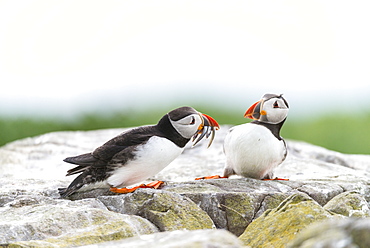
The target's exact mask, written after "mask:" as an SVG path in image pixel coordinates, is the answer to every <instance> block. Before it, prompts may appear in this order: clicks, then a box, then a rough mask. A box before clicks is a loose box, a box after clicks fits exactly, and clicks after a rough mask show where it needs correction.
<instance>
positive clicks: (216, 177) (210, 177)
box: [194, 175, 228, 180]
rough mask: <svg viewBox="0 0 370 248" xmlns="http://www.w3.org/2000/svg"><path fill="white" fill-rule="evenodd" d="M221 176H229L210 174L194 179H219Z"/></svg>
mask: <svg viewBox="0 0 370 248" xmlns="http://www.w3.org/2000/svg"><path fill="white" fill-rule="evenodd" d="M219 178H228V177H222V176H220V175H215V176H208V177H197V178H195V179H194V180H202V179H219Z"/></svg>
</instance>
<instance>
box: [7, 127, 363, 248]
mask: <svg viewBox="0 0 370 248" xmlns="http://www.w3.org/2000/svg"><path fill="white" fill-rule="evenodd" d="M227 130H228V126H222V128H221V130H220V131H219V132H218V133H217V135H216V139H215V141H214V144H213V145H212V147H211V148H209V149H206V145H207V144H206V143H207V142H202V143H201V144H198V145H197V146H196V147H193V148H191V147H188V148H187V149H186V150H185V151H184V153H183V154H182V155H181V156H180V157H179V158H177V159H176V160H175V161H174V162H173V163H172V164H171V165H170V166H168V167H167V168H166V169H165V170H163V171H162V172H161V173H159V174H158V175H156V176H155V177H153V178H151V179H153V180H154V179H160V180H164V181H165V182H166V184H165V185H164V186H163V187H162V188H161V189H160V190H153V189H139V190H137V191H136V192H134V193H130V194H125V195H117V194H114V193H112V192H110V191H109V190H108V189H105V188H101V189H93V190H90V191H85V192H79V193H77V194H74V195H72V196H71V197H70V199H60V198H59V195H58V192H57V188H58V187H65V186H67V185H68V184H69V183H70V181H71V180H72V179H73V178H71V177H67V178H66V177H65V173H66V171H67V170H68V169H70V168H71V165H69V164H66V163H64V162H62V160H63V159H64V158H65V157H68V156H73V155H77V154H80V153H84V152H89V151H91V150H92V149H94V148H95V147H97V146H99V145H101V144H102V143H104V142H105V141H106V140H108V139H110V138H112V137H113V136H115V135H117V134H119V133H120V132H122V131H123V130H122V129H110V130H98V131H89V132H56V133H49V134H45V135H42V136H38V137H35V138H28V139H24V140H19V141H15V142H12V143H10V144H8V145H6V146H4V147H2V148H0V174H1V175H2V176H1V178H0V185H1V188H0V214H1V216H2V217H1V218H0V233H1V235H0V246H4V247H71V246H75V247H78V246H86V247H112V246H114V247H144V246H145V247H147V246H151V247H245V246H249V247H370V236H369V235H368V233H370V218H369V217H370V210H369V201H370V184H369V178H370V156H366V155H346V154H341V153H337V152H333V151H329V150H326V149H324V148H321V147H317V146H313V145H310V144H306V143H302V142H297V141H291V140H288V141H287V144H288V148H289V153H288V157H287V159H286V161H285V162H284V163H283V164H282V165H281V166H280V167H279V168H278V169H277V170H276V171H275V175H276V176H278V177H282V178H289V181H261V180H254V179H248V178H240V177H234V178H230V179H215V180H201V181H194V180H193V179H194V178H195V177H200V176H205V175H214V174H220V173H222V170H223V166H224V161H225V158H224V155H223V152H222V143H223V139H224V137H225V135H226V132H227Z"/></svg>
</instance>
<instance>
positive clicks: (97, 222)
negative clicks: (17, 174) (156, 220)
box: [0, 196, 158, 247]
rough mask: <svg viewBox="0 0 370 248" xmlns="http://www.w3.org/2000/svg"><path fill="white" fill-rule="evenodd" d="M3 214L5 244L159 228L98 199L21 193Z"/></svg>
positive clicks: (84, 239) (61, 241)
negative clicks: (60, 197)
mask: <svg viewBox="0 0 370 248" xmlns="http://www.w3.org/2000/svg"><path fill="white" fill-rule="evenodd" d="M0 215H1V221H0V233H1V234H2V235H1V236H0V243H1V244H10V243H11V244H13V245H15V244H17V245H20V244H22V245H25V244H27V245H30V246H32V245H33V244H35V241H33V240H43V241H42V243H43V244H44V245H45V244H49V245H53V244H55V245H58V246H59V247H69V246H71V245H72V244H74V245H84V244H91V243H97V242H102V241H108V240H115V239H122V238H127V237H132V236H134V235H139V234H150V233H154V232H157V231H158V229H157V228H156V227H155V226H154V225H153V224H152V223H150V222H149V221H148V220H146V219H143V218H141V217H139V216H135V215H123V214H119V213H114V212H110V211H107V208H106V207H105V206H104V205H103V204H102V203H101V202H100V201H99V200H97V199H85V200H79V201H74V202H71V201H67V200H56V199H51V198H45V197H42V196H39V197H29V196H20V197H16V198H15V199H14V200H13V201H11V202H8V203H7V204H5V206H3V207H2V208H0ZM31 240H32V241H31ZM18 241H22V243H19V242H18ZM37 242H38V241H37ZM37 242H36V243H37ZM35 246H36V244H35Z"/></svg>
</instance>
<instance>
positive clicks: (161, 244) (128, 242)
mask: <svg viewBox="0 0 370 248" xmlns="http://www.w3.org/2000/svg"><path fill="white" fill-rule="evenodd" d="M96 247H102V248H104V247H117V248H132V247H135V248H147V247H150V248H176V247H178V248H179V247H181V248H205V247H209V248H238V247H240V248H241V247H244V248H248V247H245V246H242V243H241V242H240V241H239V240H238V239H237V238H236V237H235V236H234V235H232V234H231V233H229V232H228V231H225V230H195V231H187V230H185V231H171V232H162V233H155V234H151V235H142V236H140V237H133V238H128V239H125V240H120V241H112V242H105V243H101V244H98V245H90V246H84V248H96Z"/></svg>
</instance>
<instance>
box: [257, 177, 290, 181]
mask: <svg viewBox="0 0 370 248" xmlns="http://www.w3.org/2000/svg"><path fill="white" fill-rule="evenodd" d="M262 180H263V181H289V179H286V178H280V177H275V178H271V179H262Z"/></svg>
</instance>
